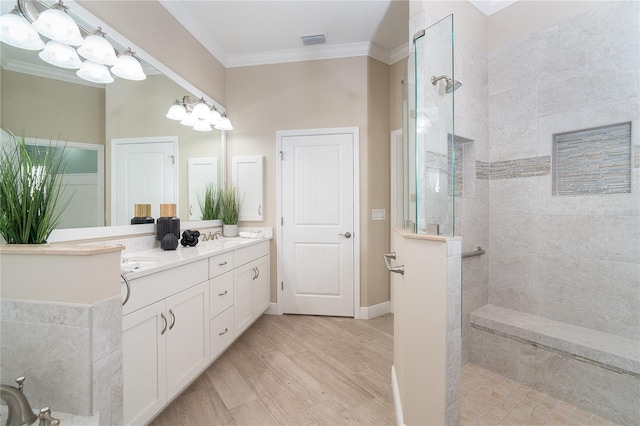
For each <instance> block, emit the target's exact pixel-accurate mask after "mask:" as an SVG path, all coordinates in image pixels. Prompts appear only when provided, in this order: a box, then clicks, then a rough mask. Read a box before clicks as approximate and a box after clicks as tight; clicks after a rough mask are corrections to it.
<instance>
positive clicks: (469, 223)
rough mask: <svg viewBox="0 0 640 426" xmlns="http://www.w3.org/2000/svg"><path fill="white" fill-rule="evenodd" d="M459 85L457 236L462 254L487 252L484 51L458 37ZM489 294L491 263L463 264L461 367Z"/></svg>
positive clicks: (482, 259)
mask: <svg viewBox="0 0 640 426" xmlns="http://www.w3.org/2000/svg"><path fill="white" fill-rule="evenodd" d="M454 59H455V70H456V79H458V80H460V81H461V82H462V84H463V86H462V87H461V88H460V90H457V91H456V92H455V103H456V104H455V108H456V111H455V114H456V116H455V120H456V122H455V131H456V142H458V141H459V138H460V137H462V138H466V139H465V140H467V139H468V140H470V141H469V142H465V143H464V144H463V146H464V149H463V150H462V154H463V155H462V161H458V160H459V158H460V156H459V153H460V150H458V157H457V158H456V167H457V173H456V175H458V174H459V172H460V171H461V170H463V180H462V181H463V186H462V188H461V189H458V188H457V189H458V192H460V191H461V192H462V196H459V195H460V194H459V195H458V196H457V198H456V212H455V214H456V235H461V236H462V251H463V252H466V251H472V250H475V249H476V247H478V246H481V247H483V248H485V249H486V248H488V246H489V179H488V178H489V174H488V172H489V168H488V161H489V132H488V129H487V120H488V112H487V111H488V98H487V93H488V88H487V85H488V74H487V73H488V70H487V61H488V59H487V53H486V51H485V50H484V49H483V48H481V47H479V46H477V45H476V44H474V43H473V42H471V41H469V40H468V39H465V38H464V37H463V36H462V35H461V34H459V33H457V34H456V45H455V58H454ZM488 289H489V259H488V256H480V257H473V258H468V259H464V260H463V261H462V364H463V365H464V364H466V363H467V362H468V361H469V345H470V331H469V315H470V314H471V312H473V311H475V310H476V309H478V308H481V307H482V306H484V305H486V304H487V302H488Z"/></svg>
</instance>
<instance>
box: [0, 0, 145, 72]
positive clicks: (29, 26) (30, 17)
mask: <svg viewBox="0 0 640 426" xmlns="http://www.w3.org/2000/svg"><path fill="white" fill-rule="evenodd" d="M42 7H44V6H42V5H41V4H40V3H39V2H37V1H34V0H18V3H17V5H16V7H15V8H14V9H13V10H12V11H11V12H10V13H8V14H6V15H3V16H1V17H0V41H2V42H4V43H7V44H10V45H12V46H15V47H18V48H21V49H27V50H41V52H40V53H39V54H38V56H39V57H40V59H42V60H43V61H45V62H47V63H49V64H51V65H55V66H58V67H61V68H67V69H77V70H78V71H76V74H77V75H78V77H80V78H82V79H84V80H87V81H91V82H94V83H103V84H104V83H111V82H113V81H114V79H113V76H112V74H113V75H115V76H117V77H120V78H124V79H127V80H144V79H145V78H147V76H146V75H145V74H144V71H143V70H142V66H141V65H140V62H138V61H137V60H136V59H135V53H134V52H132V51H131V49H129V48H127V49H126V50H125V51H123V52H122V53H120V55H116V52H115V49H114V48H113V46H112V45H111V43H109V41H107V39H106V38H105V33H104V32H102V29H101V28H100V27H98V29H97V30H95V31H94V32H93V33H91V34H89V35H87V36H86V37H85V38H82V35H81V31H80V28H79V27H78V24H76V22H75V21H74V19H73V18H72V17H71V16H69V14H68V7H67V6H65V5H64V4H63V3H62V1H59V2H58V3H55V4H54V5H53V6H51V7H50V8H47V9H45V10H42ZM39 10H42V11H41V12H39V13H38V11H39ZM36 15H37V16H36ZM38 33H39V34H40V35H42V37H45V38H46V39H48V40H49V41H48V42H47V43H46V44H45V43H44V42H43V41H42V39H41V37H40V35H39V34H38ZM76 47H77V49H76ZM78 55H80V56H78ZM80 57H82V58H84V59H85V61H84V62H83V61H82V60H81V59H80ZM107 66H110V67H111V70H109V68H107Z"/></svg>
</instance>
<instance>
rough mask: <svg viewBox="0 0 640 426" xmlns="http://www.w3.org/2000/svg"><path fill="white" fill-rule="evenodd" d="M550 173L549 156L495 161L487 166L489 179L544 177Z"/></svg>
mask: <svg viewBox="0 0 640 426" xmlns="http://www.w3.org/2000/svg"><path fill="white" fill-rule="evenodd" d="M550 173H551V156H550V155H545V156H542V157H531V158H519V159H516V160H508V161H495V162H493V163H490V164H489V178H490V179H513V178H523V177H531V176H545V175H548V174H550Z"/></svg>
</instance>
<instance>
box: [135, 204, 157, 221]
mask: <svg viewBox="0 0 640 426" xmlns="http://www.w3.org/2000/svg"><path fill="white" fill-rule="evenodd" d="M133 214H134V215H135V217H133V218H131V224H132V225H141V224H144V223H155V221H156V220H155V219H154V218H152V217H151V204H134V205H133Z"/></svg>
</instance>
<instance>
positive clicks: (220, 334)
mask: <svg viewBox="0 0 640 426" xmlns="http://www.w3.org/2000/svg"><path fill="white" fill-rule="evenodd" d="M228 331H229V329H228V328H225V329H224V331H223V332H222V333H218V336H222V335H223V334H227V332H228Z"/></svg>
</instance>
